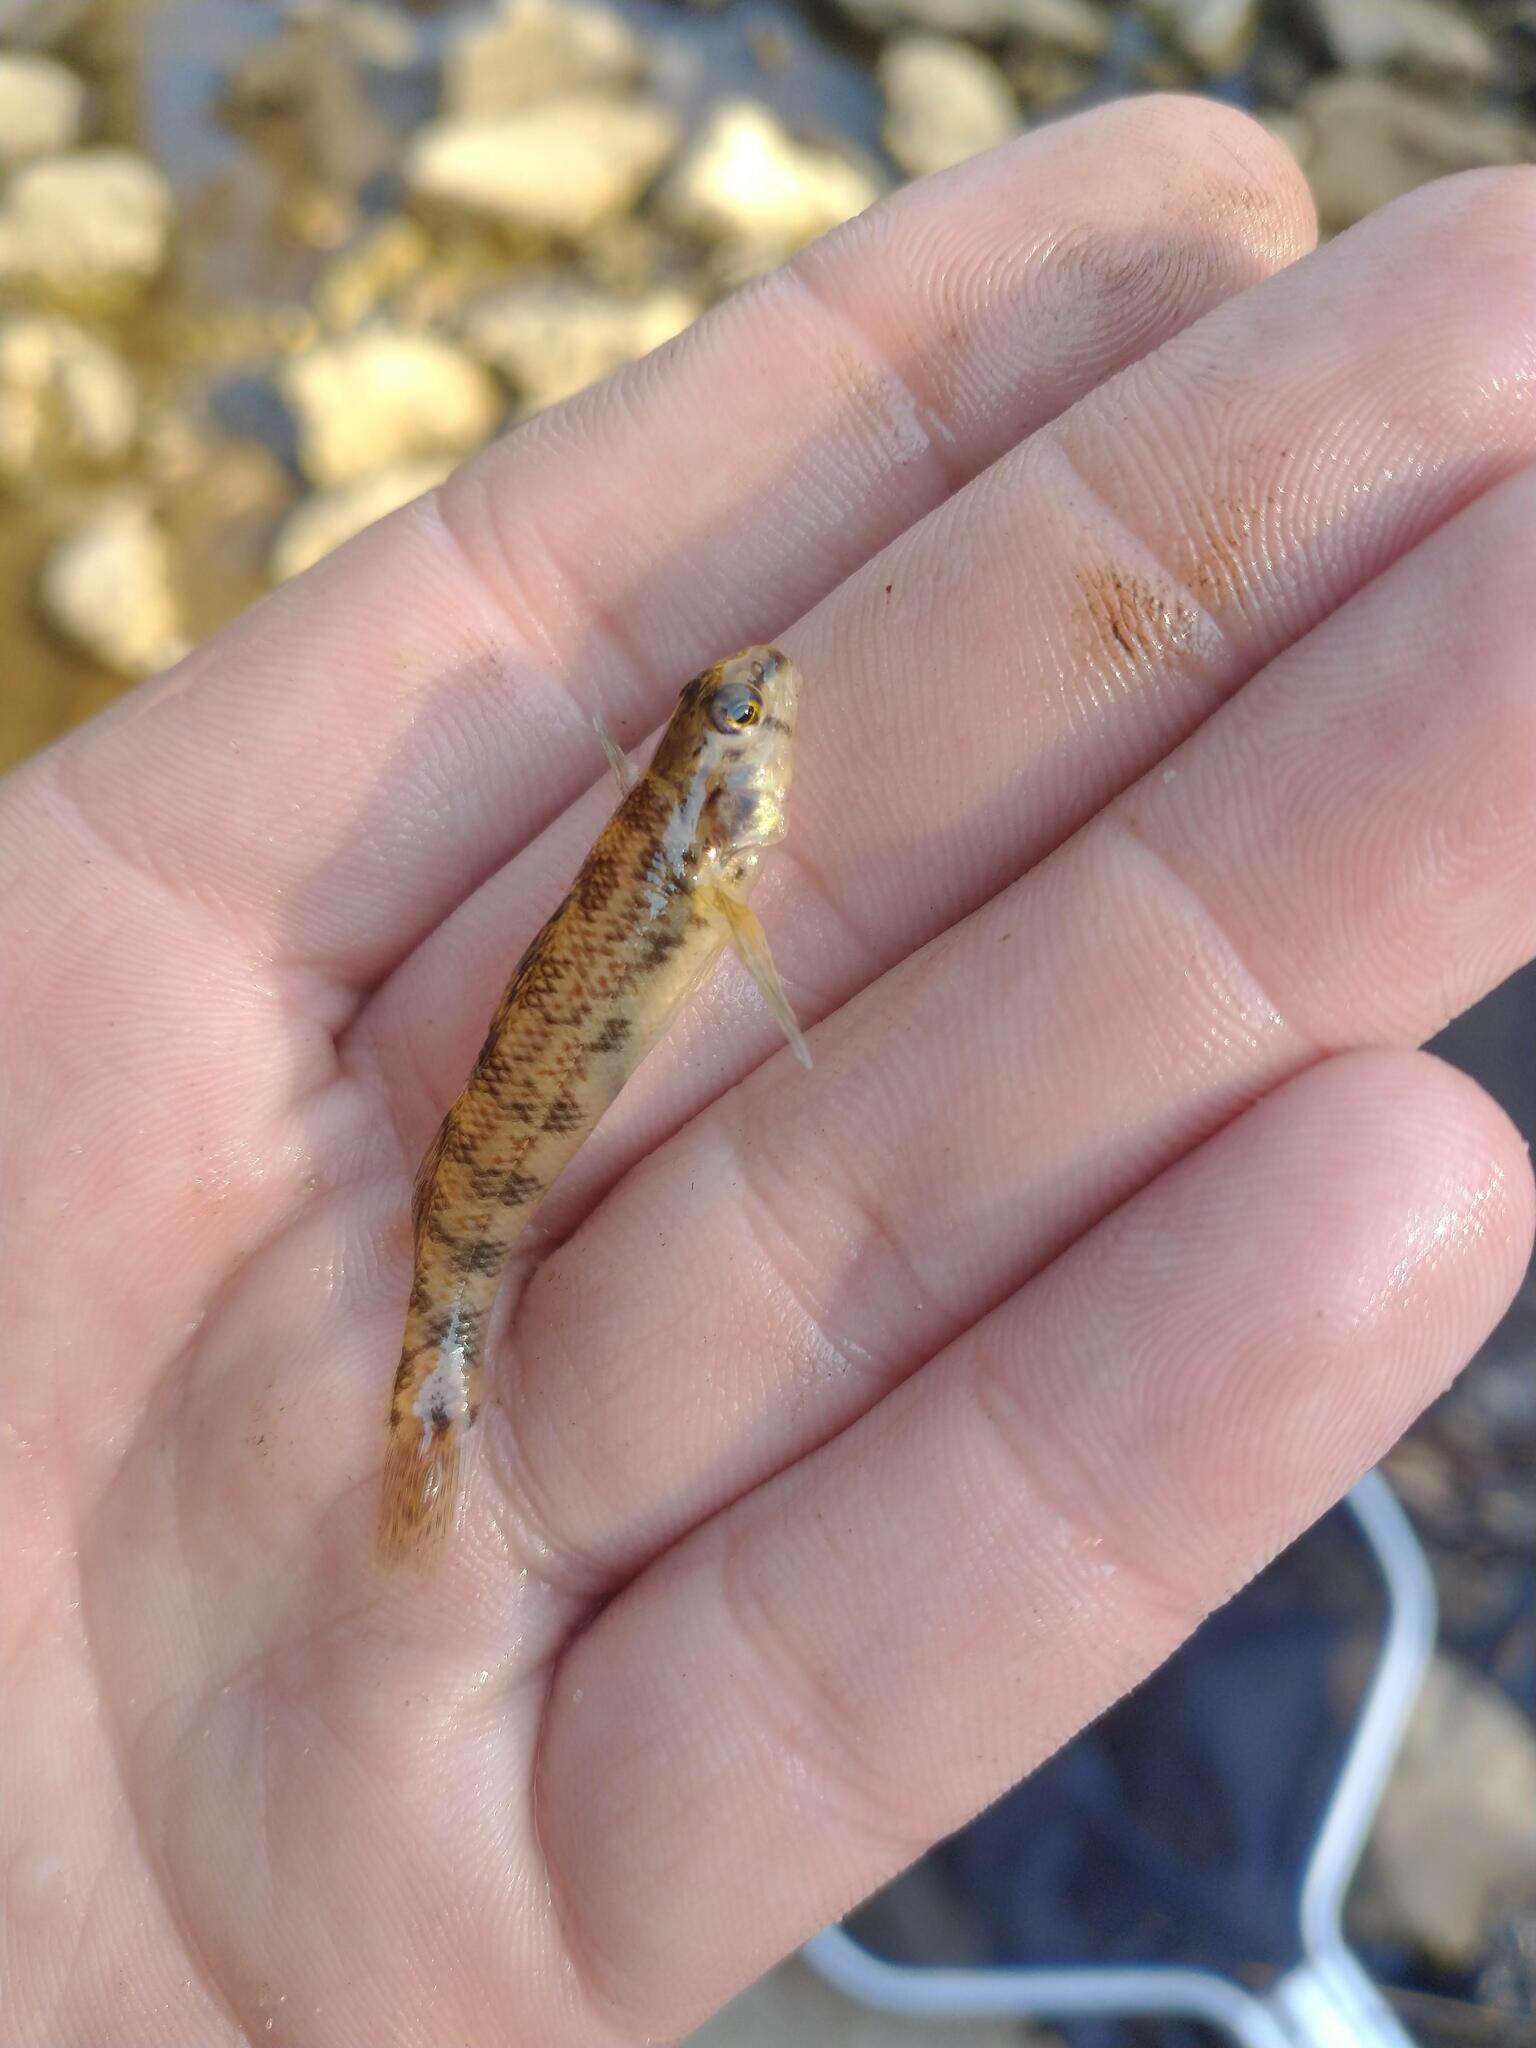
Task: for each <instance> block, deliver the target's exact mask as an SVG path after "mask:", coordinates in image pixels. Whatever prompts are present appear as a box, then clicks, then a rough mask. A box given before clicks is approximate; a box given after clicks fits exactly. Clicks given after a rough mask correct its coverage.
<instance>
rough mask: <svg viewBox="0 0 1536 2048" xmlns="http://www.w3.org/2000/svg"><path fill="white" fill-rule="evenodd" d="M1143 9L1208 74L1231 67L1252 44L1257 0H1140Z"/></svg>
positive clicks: (1220, 72) (1211, 75)
mask: <svg viewBox="0 0 1536 2048" xmlns="http://www.w3.org/2000/svg"><path fill="white" fill-rule="evenodd" d="M1143 4H1144V6H1145V9H1146V12H1147V13H1148V14H1150V15H1151V16H1152V18H1153V19H1154V20H1155V21H1156V22H1157V24H1158V25H1159V27H1160V28H1162V30H1163V31H1164V33H1165V34H1166V35H1167V36H1168V38H1169V40H1170V41H1172V42H1173V43H1175V44H1176V45H1177V46H1178V48H1179V49H1180V50H1182V51H1183V53H1184V55H1185V56H1186V57H1188V58H1189V59H1190V60H1191V62H1192V63H1195V64H1198V65H1199V67H1200V69H1201V70H1202V71H1204V72H1205V73H1206V74H1207V75H1208V76H1210V77H1213V78H1215V77H1220V76H1221V74H1222V73H1223V72H1226V71H1235V70H1236V69H1237V67H1238V66H1239V65H1240V64H1241V63H1242V62H1243V60H1244V58H1245V57H1246V56H1247V55H1248V52H1249V50H1250V49H1251V48H1252V47H1253V39H1254V36H1255V34H1256V33H1257V30H1258V26H1259V4H1258V0H1143Z"/></svg>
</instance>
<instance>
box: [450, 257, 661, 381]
mask: <svg viewBox="0 0 1536 2048" xmlns="http://www.w3.org/2000/svg"><path fill="white" fill-rule="evenodd" d="M699 310H700V308H699V302H698V300H697V299H694V298H692V297H690V296H689V295H688V294H687V293H686V292H680V291H674V290H670V289H668V288H665V287H661V288H658V289H656V290H654V291H650V292H647V293H645V294H644V295H643V296H641V297H638V298H628V297H624V296H622V295H621V294H619V293H617V292H610V291H603V290H602V289H600V288H599V287H598V286H596V285H592V284H588V283H586V282H584V281H583V280H582V279H580V278H574V277H569V276H552V275H548V276H539V277H529V278H522V279H519V280H518V282H517V283H515V284H510V285H507V286H506V287H505V288H504V289H502V290H500V291H497V292H495V293H493V294H492V295H491V296H490V297H489V298H486V299H482V300H481V301H480V303H479V304H478V305H476V306H474V307H472V308H471V309H470V311H469V313H468V314H467V315H466V316H465V320H464V329H463V332H464V341H465V344H466V346H467V347H469V348H470V349H472V350H473V351H474V353H475V354H476V355H477V356H479V357H480V359H481V361H482V362H486V363H489V364H490V365H491V366H492V368H493V369H496V370H498V371H499V372H500V373H501V375H502V376H503V377H505V378H506V380H507V382H508V383H509V384H511V385H512V386H513V388H514V389H515V390H516V391H517V393H518V395H519V397H521V398H522V399H523V400H524V402H525V403H526V404H527V405H528V406H530V407H533V408H538V407H542V406H546V405H555V404H557V403H558V402H559V401H560V400H561V399H562V398H568V397H569V396H570V395H571V393H572V392H574V391H581V390H584V389H585V388H586V386H587V385H588V384H595V383H596V382H597V380H598V378H599V377H606V376H607V375H608V374H609V373H610V371H613V370H616V369H618V368H619V366H620V365H621V364H622V363H628V362H632V361H633V360H634V359H635V357H636V356H643V355H645V354H647V353H648V352H649V351H650V350H651V349H653V348H659V347H660V346H661V344H662V343H663V342H664V341H670V340H671V339H672V337H673V335H674V334H679V333H681V332H682V330H683V328H685V327H686V326H687V325H688V324H689V322H690V321H691V320H693V319H695V318H696V317H697V315H698V313H699Z"/></svg>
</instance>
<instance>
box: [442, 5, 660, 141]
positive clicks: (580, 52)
mask: <svg viewBox="0 0 1536 2048" xmlns="http://www.w3.org/2000/svg"><path fill="white" fill-rule="evenodd" d="M644 61H645V49H644V45H643V44H642V43H641V41H640V38H639V37H638V36H637V35H636V34H635V32H634V30H633V29H632V28H630V26H629V24H628V23H627V22H626V21H625V20H624V18H623V17H622V15H619V14H615V13H614V11H613V9H612V8H611V7H605V6H603V5H602V4H601V0H505V4H504V5H503V6H501V7H500V8H499V9H498V10H497V11H496V13H494V14H493V15H492V16H491V17H490V19H489V20H488V21H479V22H476V23H475V24H474V26H472V27H469V28H464V29H461V30H460V31H459V32H458V34H457V35H455V36H454V37H453V39H452V41H451V42H450V43H449V45H448V48H447V51H446V53H445V55H444V58H443V113H444V115H445V116H446V117H448V118H449V119H452V120H459V121H478V120H485V119H487V118H493V117H495V116H496V115H499V114H506V113H510V112H512V111H514V110H515V109H517V108H519V107H525V106H529V105H531V104H532V103H533V102H534V101H536V100H546V99H553V98H556V97H557V96H559V95H562V94H565V93H571V92H585V91H592V90H597V91H603V90H609V89H616V88H622V87H624V86H626V85H629V84H631V83H632V82H633V80H634V79H636V78H638V76H639V75H640V71H641V69H642V66H643V64H644Z"/></svg>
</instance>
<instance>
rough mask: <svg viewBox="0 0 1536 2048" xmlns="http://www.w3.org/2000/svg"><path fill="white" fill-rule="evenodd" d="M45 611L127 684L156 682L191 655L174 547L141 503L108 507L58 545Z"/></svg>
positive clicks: (44, 577) (46, 575)
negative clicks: (136, 680) (134, 680)
mask: <svg viewBox="0 0 1536 2048" xmlns="http://www.w3.org/2000/svg"><path fill="white" fill-rule="evenodd" d="M38 604H39V608H40V610H41V611H42V614H43V616H44V618H45V619H46V620H47V621H48V623H49V624H50V625H51V626H52V627H53V628H54V630H55V631H56V632H58V633H60V634H62V635H63V637H64V638H65V639H66V640H70V641H72V642H73V643H74V644H75V645H76V646H77V647H80V648H83V649H84V650H85V652H86V653H88V654H92V655H94V656H95V657H96V659H97V660H98V661H100V662H103V663H105V665H106V666H107V667H108V668H110V669H114V670H115V671H116V672H117V674H119V675H122V676H129V677H134V678H137V677H140V676H149V675H155V674H157V673H158V672H159V670H161V669H163V668H168V667H169V666H170V665H171V663H172V662H174V661H179V660H180V659H181V657H182V655H183V654H185V653H186V651H187V646H188V640H187V635H186V629H185V625H184V622H183V618H182V611H181V605H180V603H179V601H178V599H177V595H176V590H175V579H174V575H173V571H172V564H171V550H170V544H169V542H168V541H167V540H166V537H165V535H164V533H163V532H162V531H161V529H160V528H159V526H157V525H156V523H155V521H154V519H153V518H152V517H151V515H150V512H149V508H148V506H147V504H145V503H144V502H143V501H142V500H140V499H137V498H123V499H119V500H117V501H116V502H114V503H113V504H110V505H108V506H105V507H103V508H102V509H101V510H100V511H98V512H96V513H95V514H93V515H92V516H91V517H90V518H89V519H87V520H85V521H84V522H83V523H82V524H81V525H80V526H78V527H76V528H75V530H74V531H73V532H72V533H69V534H66V535H65V537H64V538H63V539H62V540H60V541H58V542H57V543H56V544H55V545H54V547H53V549H52V550H51V552H50V553H49V555H48V557H47V559H46V560H45V561H44V563H43V568H42V574H41V576H40V578H39V582H38Z"/></svg>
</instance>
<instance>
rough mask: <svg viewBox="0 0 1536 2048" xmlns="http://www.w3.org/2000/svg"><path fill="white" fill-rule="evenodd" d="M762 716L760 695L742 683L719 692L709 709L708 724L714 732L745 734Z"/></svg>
mask: <svg viewBox="0 0 1536 2048" xmlns="http://www.w3.org/2000/svg"><path fill="white" fill-rule="evenodd" d="M762 715H763V699H762V695H761V693H760V692H759V691H757V690H754V689H753V688H751V687H750V685H748V684H744V683H738V684H734V685H732V686H731V687H730V688H729V689H725V690H721V691H720V692H719V693H718V695H717V696H716V698H715V701H714V703H713V704H711V705H710V707H709V717H710V723H711V724H712V725H713V726H714V728H715V730H716V732H746V731H748V730H749V729H750V728H751V727H752V726H754V725H756V724H757V722H758V720H759V719H760V718H761V717H762Z"/></svg>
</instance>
